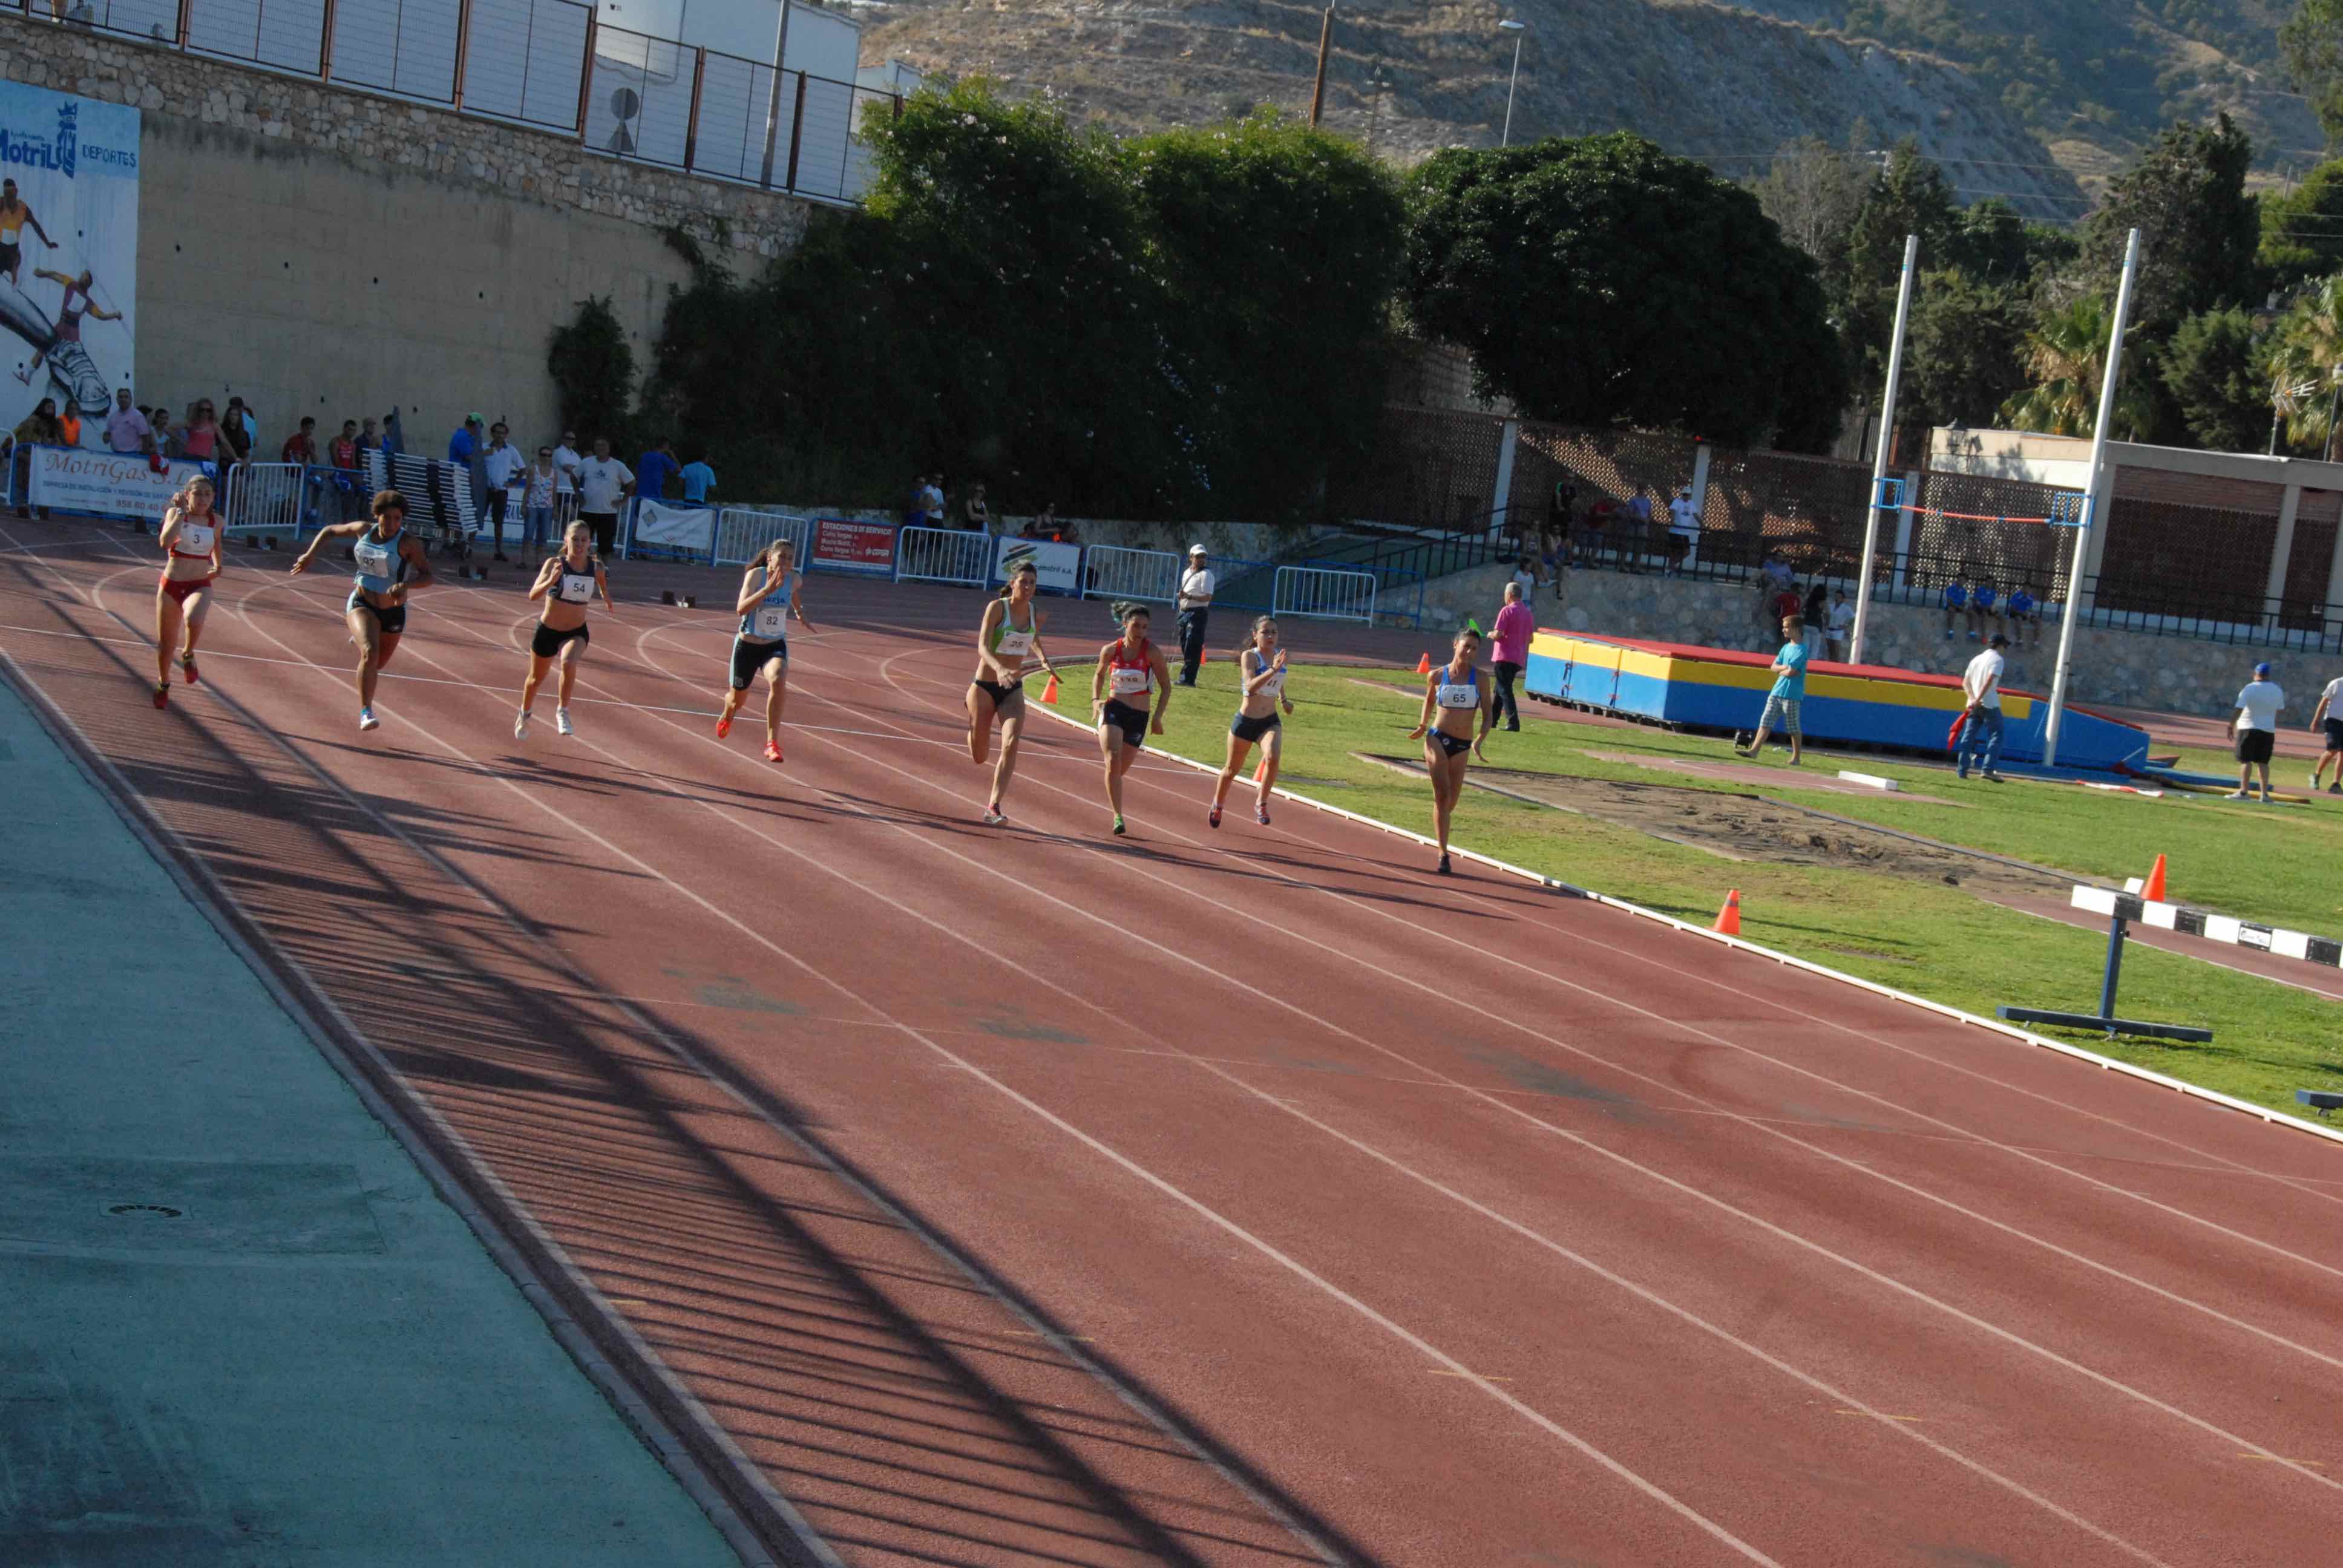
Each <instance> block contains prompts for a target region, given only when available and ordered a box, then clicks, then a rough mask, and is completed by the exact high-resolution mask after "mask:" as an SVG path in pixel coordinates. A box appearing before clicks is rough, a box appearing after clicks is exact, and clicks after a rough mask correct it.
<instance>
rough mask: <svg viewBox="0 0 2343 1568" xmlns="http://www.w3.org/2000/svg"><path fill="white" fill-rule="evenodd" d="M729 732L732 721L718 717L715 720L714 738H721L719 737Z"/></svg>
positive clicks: (722, 737)
mask: <svg viewBox="0 0 2343 1568" xmlns="http://www.w3.org/2000/svg"><path fill="white" fill-rule="evenodd" d="M731 733H732V721H731V720H730V719H718V720H717V721H716V739H719V740H721V739H724V738H725V737H727V736H729V735H730V734H731Z"/></svg>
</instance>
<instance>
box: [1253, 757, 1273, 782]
mask: <svg viewBox="0 0 2343 1568" xmlns="http://www.w3.org/2000/svg"><path fill="white" fill-rule="evenodd" d="M1268 779H1269V753H1268V752H1266V751H1264V752H1262V754H1261V761H1260V762H1259V763H1257V764H1255V765H1254V768H1253V770H1252V781H1253V782H1254V783H1256V784H1262V783H1266V782H1268Z"/></svg>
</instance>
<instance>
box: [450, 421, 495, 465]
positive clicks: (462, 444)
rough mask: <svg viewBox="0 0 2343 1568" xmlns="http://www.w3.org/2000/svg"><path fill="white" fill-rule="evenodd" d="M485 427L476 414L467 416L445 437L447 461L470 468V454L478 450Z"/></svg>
mask: <svg viewBox="0 0 2343 1568" xmlns="http://www.w3.org/2000/svg"><path fill="white" fill-rule="evenodd" d="M486 428H487V427H486V426H485V425H484V424H483V423H482V422H481V419H480V417H479V416H478V414H467V415H465V416H464V422H463V423H462V424H461V425H458V426H457V427H456V431H455V434H453V435H451V436H449V437H447V460H448V461H449V462H451V463H455V464H458V465H460V466H461V467H467V468H468V467H471V466H472V454H473V453H475V452H477V451H478V450H479V449H480V435H481V432H482V431H483V430H485V429H486Z"/></svg>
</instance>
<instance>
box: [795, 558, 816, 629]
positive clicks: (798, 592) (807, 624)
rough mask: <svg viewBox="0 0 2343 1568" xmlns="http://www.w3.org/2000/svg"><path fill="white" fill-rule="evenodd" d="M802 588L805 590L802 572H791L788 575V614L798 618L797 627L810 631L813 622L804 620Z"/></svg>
mask: <svg viewBox="0 0 2343 1568" xmlns="http://www.w3.org/2000/svg"><path fill="white" fill-rule="evenodd" d="M803 588H805V573H803V572H792V573H790V574H789V613H790V614H791V615H793V616H795V617H797V618H798V625H799V626H800V627H802V628H804V629H806V630H807V631H811V630H812V629H813V622H811V621H809V620H808V619H806V618H805V595H804V593H803V591H802V590H803Z"/></svg>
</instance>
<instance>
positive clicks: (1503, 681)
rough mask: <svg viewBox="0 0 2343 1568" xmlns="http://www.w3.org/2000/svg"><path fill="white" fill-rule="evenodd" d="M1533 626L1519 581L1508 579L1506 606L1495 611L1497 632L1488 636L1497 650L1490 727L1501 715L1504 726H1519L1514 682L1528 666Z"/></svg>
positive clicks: (1529, 610) (1535, 628)
mask: <svg viewBox="0 0 2343 1568" xmlns="http://www.w3.org/2000/svg"><path fill="white" fill-rule="evenodd" d="M1536 630H1537V616H1536V615H1535V614H1534V613H1533V612H1532V610H1531V609H1530V607H1529V606H1527V605H1525V604H1523V602H1522V585H1521V584H1520V583H1517V582H1510V583H1507V584H1506V585H1505V608H1503V609H1501V610H1499V611H1498V612H1497V629H1496V635H1495V637H1494V638H1492V639H1491V640H1492V641H1493V642H1494V643H1495V644H1496V654H1497V657H1496V659H1495V667H1496V671H1497V704H1496V708H1497V710H1496V712H1494V713H1492V714H1490V715H1489V719H1490V728H1492V729H1494V728H1495V727H1496V725H1495V721H1496V719H1497V718H1498V717H1499V716H1500V715H1502V716H1503V719H1504V720H1505V728H1506V729H1512V730H1519V729H1521V727H1522V710H1521V709H1520V708H1519V707H1518V706H1517V705H1516V704H1515V703H1514V700H1513V682H1514V681H1516V680H1519V679H1520V678H1521V675H1522V671H1523V669H1525V668H1528V667H1529V662H1530V638H1531V637H1532V635H1534V633H1535V632H1536Z"/></svg>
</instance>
